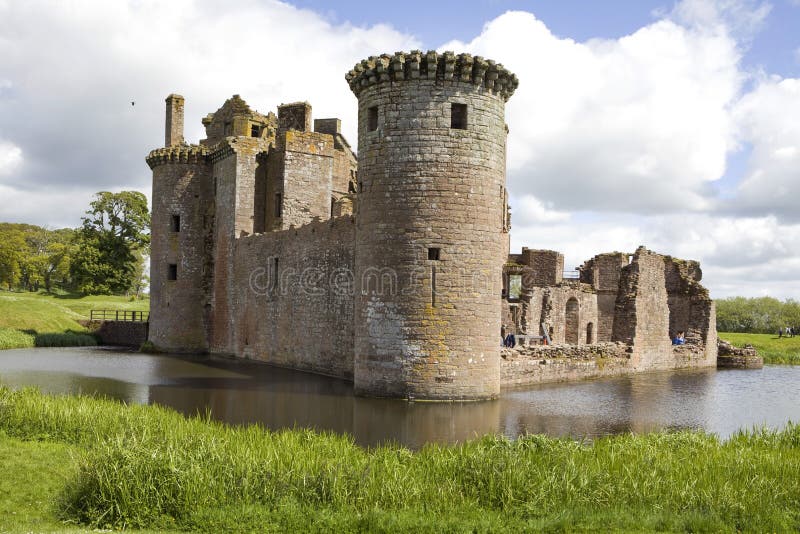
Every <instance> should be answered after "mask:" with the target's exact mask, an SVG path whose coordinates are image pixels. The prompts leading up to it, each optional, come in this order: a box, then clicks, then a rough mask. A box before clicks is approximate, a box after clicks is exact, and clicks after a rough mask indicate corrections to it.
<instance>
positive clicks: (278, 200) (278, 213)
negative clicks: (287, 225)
mask: <svg viewBox="0 0 800 534" xmlns="http://www.w3.org/2000/svg"><path fill="white" fill-rule="evenodd" d="M282 208H283V206H282V204H281V194H280V193H275V217H280V216H281V215H282Z"/></svg>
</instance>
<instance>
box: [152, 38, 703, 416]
mask: <svg viewBox="0 0 800 534" xmlns="http://www.w3.org/2000/svg"><path fill="white" fill-rule="evenodd" d="M346 80H347V82H348V83H349V85H350V88H351V89H352V91H353V93H354V94H355V96H356V97H357V99H358V156H357V157H356V154H355V153H354V152H353V150H352V148H351V146H350V145H349V143H348V142H347V140H346V139H345V138H344V137H343V136H342V134H341V130H340V121H339V120H338V119H318V120H315V121H313V128H312V120H311V106H310V105H309V104H308V103H304V102H302V103H293V104H286V105H281V106H279V107H278V110H277V115H276V114H274V113H268V114H266V115H262V114H260V113H258V112H256V111H254V110H253V109H251V108H250V107H249V106H248V105H247V104H246V103H245V102H244V101H243V100H242V99H241V98H240V97H239V96H238V95H234V96H233V97H232V98H231V99H229V100H227V101H226V102H225V103H224V104H223V105H222V107H221V108H219V109H218V110H217V111H216V112H215V113H212V114H209V115H208V116H207V117H205V118H204V119H203V125H204V126H205V131H206V139H203V140H201V141H200V142H199V144H187V143H185V141H184V138H183V121H184V112H183V109H184V99H183V97H181V96H179V95H175V94H172V95H170V96H168V97H167V99H166V139H165V147H164V148H159V149H156V150H153V151H152V152H150V154H149V155H148V157H147V163H148V165H149V166H150V168H151V169H152V171H153V194H152V198H153V212H152V252H151V314H150V330H149V340H150V341H151V342H152V343H153V344H154V345H155V346H156V347H158V348H159V349H162V350H166V351H179V352H198V353H211V354H220V355H234V356H237V357H243V358H251V359H255V360H261V361H264V362H268V363H271V364H274V365H279V366H285V367H291V368H295V369H301V370H307V371H311V372H316V373H321V374H326V375H331V376H336V377H342V378H345V379H349V380H352V381H353V383H354V387H355V391H356V393H358V394H361V395H370V396H384V397H402V398H406V397H413V398H417V399H432V400H447V399H481V398H493V397H496V396H498V394H499V392H500V388H501V386H502V385H504V384H519V383H526V381H527V382H531V381H544V380H548V379H560V378H564V377H565V376H566V377H567V378H569V377H580V376H596V375H598V373H599V374H602V373H603V372H605V371H603V370H604V369H613V370H614V372H635V371H639V370H647V369H671V368H679V367H699V366H712V365H714V364H715V361H716V331H715V317H714V305H713V302H712V301H711V300H710V299H709V297H708V292H707V291H706V290H705V288H703V287H702V286H701V285H700V284H699V281H700V269H699V266H698V264H697V263H696V262H691V261H681V260H677V259H673V258H671V257H669V256H661V255H658V254H655V253H653V252H650V251H648V250H646V249H644V248H640V249H639V250H637V251H636V253H635V254H623V253H611V254H603V255H599V256H595V257H594V258H593V259H591V260H589V261H588V262H586V263H585V264H584V265H583V266H581V267H580V268H579V270H578V272H577V273H576V274H570V273H567V276H566V277H565V273H564V266H563V262H564V260H563V256H562V255H560V254H559V253H557V252H554V251H547V250H533V249H527V248H525V249H523V250H522V253H521V254H510V250H509V230H510V226H511V221H510V211H509V209H508V193H507V191H506V181H505V158H506V136H507V134H508V129H507V126H506V123H505V102H506V101H507V100H508V99H509V98H510V97H511V96H512V94H513V93H514V90H515V89H516V88H517V85H518V80H517V78H516V76H515V75H514V74H512V73H511V72H509V71H508V70H507V69H505V68H504V67H503V66H502V65H500V64H498V63H495V62H494V61H490V60H486V59H484V58H482V57H480V56H471V55H469V54H458V55H457V54H454V53H452V52H445V53H437V52H433V51H429V52H420V51H412V52H409V53H396V54H393V55H381V56H377V57H370V58H369V59H366V60H364V61H361V62H360V63H358V64H357V65H355V67H354V68H353V69H352V70H351V71H350V72H348V73H347V75H346ZM501 328H505V329H506V330H508V331H515V332H517V333H518V334H520V339H521V340H523V341H527V340H537V339H546V340H548V341H549V342H550V344H549V345H548V346H547V347H543V348H542V349H541V350H542V351H547V350H550V351H551V352H549V353H547V354H544V353H542V354H539V353H537V354H535V355H534V356H533V357H531V359H530V362H528V363H527V364H525V365H521V364H520V361H519V360H518V359H515V360H514V361H513V362H510V360H509V359H508V358H507V357H505V356H506V355H505V352H504V357H501V343H500V332H501ZM679 330H682V331H686V332H687V345H686V346H685V347H683V348H681V349H680V350H676V349H674V348H673V347H672V345H671V342H670V336H671V335H673V334H674V333H675V332H677V331H679ZM598 347H599V348H598ZM566 349H570V350H573V352H574V351H578V352H576V353H574V354H573V353H572V352H569V350H566ZM531 350H532V351H533V352H535V350H538V349H531ZM552 351H556V352H552ZM581 351H584V352H581ZM585 351H588V352H585ZM570 354H571V355H572V356H569V355H570ZM587 354H588V355H590V356H586V355H587ZM604 358H606V360H604ZM548 361H550V362H551V365H549V366H548V365H546V364H547V362H548ZM612 361H613V362H616V363H615V364H614V365H609V364H610V363H611V362H612ZM587 362H588V363H587ZM592 362H593V363H592ZM512 363H513V365H512ZM526 365H527V367H526ZM523 367H524V368H525V369H524V370H521V369H522V368H523ZM534 367H535V368H536V369H539V370H538V371H537V372H536V373H531V369H533V368H534ZM550 369H561V371H559V372H558V373H556V374H553V373H554V371H550ZM565 369H566V371H564V370H565ZM592 369H593V370H592ZM564 373H566V374H564ZM526 376H527V377H529V378H525V377H526Z"/></svg>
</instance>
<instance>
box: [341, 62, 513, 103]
mask: <svg viewBox="0 0 800 534" xmlns="http://www.w3.org/2000/svg"><path fill="white" fill-rule="evenodd" d="M345 79H346V80H347V83H348V84H350V89H352V91H353V93H355V95H356V96H358V95H359V93H360V92H361V91H362V90H363V89H364V88H366V87H368V86H370V85H376V84H380V83H383V82H396V81H403V80H421V79H422V80H425V79H428V80H431V79H434V80H456V81H459V80H460V81H463V82H470V83H473V84H475V85H477V86H481V87H483V88H485V89H487V90H489V91H491V92H493V93H495V94H498V95H500V96H502V97H503V99H504V100H508V99H509V98H511V95H513V94H514V91H515V90H516V88H517V86H518V85H519V80H518V79H517V76H516V74H513V73H512V72H510V71H509V70H508V69H506V68H505V67H503V65H502V64H500V63H495V62H494V61H492V60H491V59H484V58H482V57H481V56H472V55H470V54H457V55H456V54H455V53H454V52H444V53H442V54H439V53H438V52H436V51H435V50H428V51H427V52H422V51H420V50H412V51H411V52H395V53H394V55H389V54H381V55H380V56H370V57H369V58H368V59H365V60H362V61H361V62H359V63H356V65H355V66H354V67H353V69H352V70H351V71H350V72H348V73H347V74H346V75H345Z"/></svg>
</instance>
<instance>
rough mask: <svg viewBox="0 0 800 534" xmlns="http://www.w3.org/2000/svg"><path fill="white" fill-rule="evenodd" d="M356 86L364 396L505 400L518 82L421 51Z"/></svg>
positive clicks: (374, 60) (366, 75) (369, 72)
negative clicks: (503, 311)
mask: <svg viewBox="0 0 800 534" xmlns="http://www.w3.org/2000/svg"><path fill="white" fill-rule="evenodd" d="M346 79H347V81H348V83H349V84H350V88H351V89H352V90H353V92H354V93H355V95H356V96H357V97H358V156H359V185H360V187H359V193H358V206H359V207H358V217H357V228H356V256H355V271H356V272H355V281H356V302H355V324H356V327H355V366H354V382H355V389H356V392H357V393H359V394H362V395H375V396H395V397H415V398H419V399H441V400H445V399H480V398H491V397H495V396H497V395H498V394H499V391H500V380H499V370H500V354H499V353H500V343H499V339H498V338H499V334H500V310H499V306H498V299H499V296H500V294H501V287H502V284H501V273H502V265H503V263H504V261H505V256H506V252H507V251H506V243H507V234H506V232H507V230H508V225H507V220H506V219H507V205H506V191H505V152H506V124H505V102H506V100H508V98H509V97H510V96H511V95H512V94H513V92H514V90H515V89H516V87H517V84H518V81H517V78H516V76H515V75H513V74H511V73H510V72H509V71H507V70H506V69H505V68H503V66H502V65H500V64H497V63H495V62H494V61H491V60H485V59H483V58H481V57H480V56H476V57H473V56H470V55H469V54H461V55H456V54H453V53H452V52H445V53H443V54H437V53H436V52H434V51H429V52H420V51H412V52H410V53H396V54H394V55H382V56H379V57H370V58H369V59H367V60H364V61H362V62H360V63H358V64H357V65H356V66H355V67H354V68H353V70H351V71H350V72H349V73H348V74H347V75H346Z"/></svg>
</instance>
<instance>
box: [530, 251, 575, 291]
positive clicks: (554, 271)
mask: <svg viewBox="0 0 800 534" xmlns="http://www.w3.org/2000/svg"><path fill="white" fill-rule="evenodd" d="M521 263H522V264H524V265H525V266H526V267H530V270H528V271H526V274H525V275H524V276H523V284H525V285H527V286H530V287H534V286H535V287H547V286H555V285H558V284H560V283H561V280H562V278H563V275H564V255H563V254H561V253H560V252H556V251H555V250H535V249H529V248H525V247H523V248H522V254H521Z"/></svg>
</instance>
